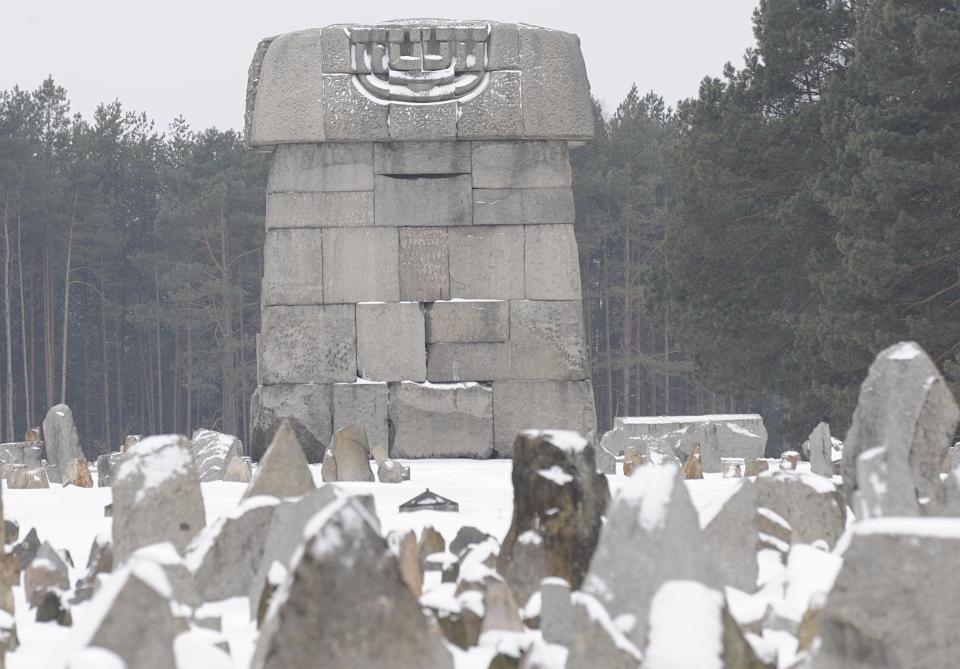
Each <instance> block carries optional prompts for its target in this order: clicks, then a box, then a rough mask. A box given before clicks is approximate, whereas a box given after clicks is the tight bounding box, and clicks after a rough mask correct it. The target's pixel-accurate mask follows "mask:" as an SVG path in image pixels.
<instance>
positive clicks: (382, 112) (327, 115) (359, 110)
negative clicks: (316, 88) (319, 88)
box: [323, 74, 390, 142]
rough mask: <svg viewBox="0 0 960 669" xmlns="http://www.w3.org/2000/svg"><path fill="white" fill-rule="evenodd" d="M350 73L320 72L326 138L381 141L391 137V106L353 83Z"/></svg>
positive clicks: (330, 139)
mask: <svg viewBox="0 0 960 669" xmlns="http://www.w3.org/2000/svg"><path fill="white" fill-rule="evenodd" d="M352 78H353V77H352V76H351V75H349V74H325V75H323V131H324V136H325V137H326V139H327V140H328V141H332V142H335V141H338V140H351V141H359V142H371V141H372V142H383V141H386V140H387V139H389V138H390V130H389V125H390V124H389V122H388V121H387V116H388V113H389V109H390V107H389V106H388V105H386V104H382V103H379V102H374V101H373V100H372V99H371V98H369V97H368V96H366V95H364V94H363V93H361V92H360V91H358V90H357V88H356V86H354V84H353V81H351V79H352Z"/></svg>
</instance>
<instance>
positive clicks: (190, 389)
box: [187, 320, 193, 434]
mask: <svg viewBox="0 0 960 669" xmlns="http://www.w3.org/2000/svg"><path fill="white" fill-rule="evenodd" d="M187 434H193V326H192V325H191V324H190V321H189V320H188V321H187Z"/></svg>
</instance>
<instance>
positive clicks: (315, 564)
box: [250, 498, 453, 669]
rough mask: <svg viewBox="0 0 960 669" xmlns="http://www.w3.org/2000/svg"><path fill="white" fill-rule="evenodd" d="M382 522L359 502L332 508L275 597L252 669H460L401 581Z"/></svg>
mask: <svg viewBox="0 0 960 669" xmlns="http://www.w3.org/2000/svg"><path fill="white" fill-rule="evenodd" d="M377 524H378V523H377V522H376V519H375V517H373V516H372V515H371V514H370V513H369V512H368V511H367V510H366V509H364V508H363V507H362V506H361V505H360V504H359V503H357V502H356V501H354V500H352V499H349V498H347V499H341V500H337V501H336V502H334V503H332V504H330V505H329V506H327V507H326V508H324V509H323V511H321V512H320V513H319V514H317V515H316V516H315V517H314V518H313V519H312V520H311V521H310V522H309V523H308V525H307V528H306V530H305V534H306V535H307V536H308V537H309V539H308V540H307V542H306V544H305V546H304V547H303V549H302V551H301V552H300V555H299V558H296V559H295V564H294V565H293V566H292V568H291V574H290V575H289V576H288V577H287V578H286V580H285V581H284V584H283V585H282V586H281V587H280V589H279V590H278V591H277V593H276V595H275V599H274V601H273V602H272V603H271V605H270V610H269V613H268V615H267V618H266V620H265V621H264V625H263V630H262V632H261V634H260V638H259V640H258V642H257V647H256V651H255V652H254V656H253V660H252V662H251V664H250V666H251V669H266V668H269V669H294V668H297V669H300V668H301V667H309V666H316V664H317V658H318V657H322V658H323V660H322V664H323V666H324V668H325V669H354V668H356V667H365V668H366V669H387V668H388V667H389V668H390V669H422V668H423V667H431V668H432V669H453V658H452V657H451V656H450V653H449V651H448V650H447V649H446V648H445V647H444V644H443V639H442V636H441V635H440V633H439V631H438V630H437V628H436V627H435V626H433V625H431V624H430V623H429V622H428V620H427V619H426V618H425V617H424V615H423V612H422V611H421V608H420V604H419V602H418V601H417V600H416V598H415V597H414V596H413V594H412V593H411V592H410V590H408V589H407V586H406V585H405V584H404V583H403V580H402V579H401V577H400V571H399V568H398V566H397V560H396V558H395V557H394V555H393V553H391V552H390V549H389V547H388V546H387V543H386V541H384V539H383V538H382V537H381V536H380V533H379V531H378V529H377Z"/></svg>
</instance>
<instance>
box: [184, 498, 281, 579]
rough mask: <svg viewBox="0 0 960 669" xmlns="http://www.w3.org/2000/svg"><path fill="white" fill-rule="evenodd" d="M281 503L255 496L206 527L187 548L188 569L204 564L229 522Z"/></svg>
mask: <svg viewBox="0 0 960 669" xmlns="http://www.w3.org/2000/svg"><path fill="white" fill-rule="evenodd" d="M279 503H280V500H279V499H277V498H276V497H272V496H270V495H254V496H253V497H249V498H247V499H245V500H243V501H242V502H240V504H238V505H237V507H236V508H234V509H232V510H231V511H229V512H227V513H226V514H225V515H223V516H222V517H221V518H220V519H219V520H217V522H215V523H214V524H213V525H207V526H206V527H204V528H203V529H202V530H200V533H199V534H198V535H197V536H195V537H194V538H193V540H192V541H191V542H190V545H189V546H187V550H186V558H185V562H186V564H187V568H188V569H189V570H190V571H192V572H195V571H197V570H198V569H199V568H200V565H202V564H203V559H204V557H205V556H206V555H207V553H209V552H210V549H211V548H213V545H214V544H215V543H216V541H217V537H219V536H220V533H221V532H223V528H224V527H225V526H226V524H227V522H228V521H230V520H236V519H237V518H239V517H241V516H242V515H244V514H245V513H247V512H248V511H251V510H253V509H259V508H261V507H265V506H276V505H277V504H279ZM171 548H173V546H171Z"/></svg>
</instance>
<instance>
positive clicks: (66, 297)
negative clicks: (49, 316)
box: [60, 188, 80, 404]
mask: <svg viewBox="0 0 960 669" xmlns="http://www.w3.org/2000/svg"><path fill="white" fill-rule="evenodd" d="M79 199H80V189H79V188H78V189H77V190H75V191H74V193H73V208H72V209H71V211H70V229H69V232H68V233H67V266H66V269H64V271H63V333H62V335H61V337H62V341H61V350H60V403H61V404H66V402H67V341H68V336H69V331H70V330H69V326H70V263H71V261H72V259H73V227H74V225H76V222H77V202H78V201H79Z"/></svg>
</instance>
